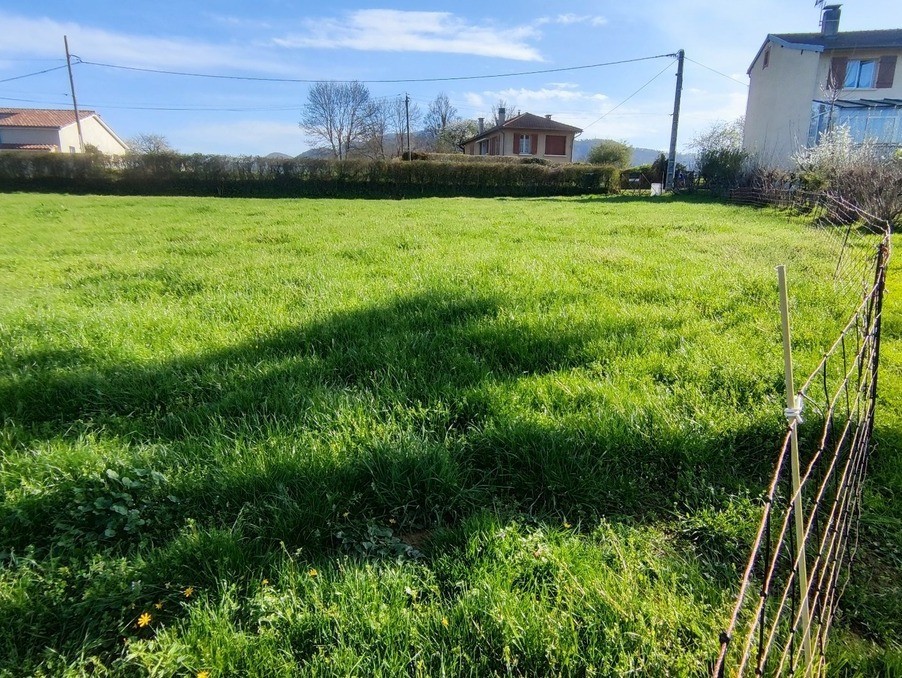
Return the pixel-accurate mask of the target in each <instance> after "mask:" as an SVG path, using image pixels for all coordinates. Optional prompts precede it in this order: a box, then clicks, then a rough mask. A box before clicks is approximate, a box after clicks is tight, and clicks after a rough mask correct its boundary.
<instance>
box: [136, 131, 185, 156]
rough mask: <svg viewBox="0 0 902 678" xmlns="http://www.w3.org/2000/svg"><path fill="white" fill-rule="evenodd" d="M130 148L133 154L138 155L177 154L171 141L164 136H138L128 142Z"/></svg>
mask: <svg viewBox="0 0 902 678" xmlns="http://www.w3.org/2000/svg"><path fill="white" fill-rule="evenodd" d="M128 147H129V150H131V152H132V153H137V154H138V155H146V154H148V153H157V154H162V153H175V152H176V151H175V149H174V148H173V147H172V144H170V143H169V140H168V139H167V138H166V137H164V136H163V135H162V134H136V135H135V136H133V137H131V138H130V139H129V140H128Z"/></svg>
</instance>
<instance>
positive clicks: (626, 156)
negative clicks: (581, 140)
mask: <svg viewBox="0 0 902 678" xmlns="http://www.w3.org/2000/svg"><path fill="white" fill-rule="evenodd" d="M632 157H633V147H632V146H630V145H629V144H626V143H623V142H620V141H614V140H612V139H602V140H601V141H600V142H599V143H598V144H596V145H595V146H593V147H592V149H591V150H590V151H589V155H588V157H587V160H588V161H589V162H590V163H591V164H593V165H611V166H613V167H617V168H619V169H623V168H625V167H627V166H628V165H629V164H630V160H632Z"/></svg>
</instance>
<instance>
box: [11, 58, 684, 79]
mask: <svg viewBox="0 0 902 678" xmlns="http://www.w3.org/2000/svg"><path fill="white" fill-rule="evenodd" d="M672 56H674V55H673V54H657V55H655V56H646V57H638V58H636V59H621V60H619V61H607V62H603V63H597V64H586V65H583V66H565V67H562V68H545V69H542V70H536V71H519V72H516V73H494V74H489V75H458V76H450V77H444V78H394V79H385V80H353V81H352V80H335V81H333V82H342V83H345V82H360V83H365V84H400V83H418V82H452V81H460V80H488V79H493V78H514V77H521V76H525V75H543V74H547V73H563V72H566V71H578V70H585V69H588V68H601V67H604V66H618V65H620V64H629V63H635V62H639V61H650V60H652V59H662V58H664V57H672ZM77 63H79V64H84V65H86V66H98V67H100V68H114V69H117V70H123V71H137V72H139V73H157V74H160V75H178V76H182V77H190V78H213V79H216V80H245V81H250V82H290V83H300V84H312V83H316V82H320V80H309V79H302V78H270V77H263V76H250V75H216V74H213V73H192V72H187V71H168V70H162V69H156V68H140V67H138V66H124V65H121V64H106V63H100V62H97V61H85V60H83V59H78V62H77ZM0 82H2V81H0Z"/></svg>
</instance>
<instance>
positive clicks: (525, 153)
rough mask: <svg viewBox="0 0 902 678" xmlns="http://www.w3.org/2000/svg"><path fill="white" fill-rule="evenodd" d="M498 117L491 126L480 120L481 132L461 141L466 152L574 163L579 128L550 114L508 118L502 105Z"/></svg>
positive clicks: (529, 114) (530, 114)
mask: <svg viewBox="0 0 902 678" xmlns="http://www.w3.org/2000/svg"><path fill="white" fill-rule="evenodd" d="M498 117H499V118H500V119H501V121H500V123H499V124H498V125H495V126H494V127H491V128H489V129H485V125H484V122H483V119H482V118H480V119H479V133H478V134H477V135H476V136H475V137H471V138H469V139H466V140H465V141H464V142H462V143H461V146H463V149H464V153H466V154H467V155H506V156H512V157H521V158H542V159H543V160H549V161H551V162H555V163H561V164H562V163H569V162H573V139H574V138H575V137H576V135H577V134H579V133H580V132H582V130H581V129H580V128H579V127H574V126H573V125H565V124H564V123H562V122H557V121H556V120H552V119H551V116H550V115H546V116H544V117H542V116H540V115H533V114H532V113H522V114H520V115H515V116H514V117H512V118H510V119H508V118H506V117H505V110H504V109H503V108H499V109H498Z"/></svg>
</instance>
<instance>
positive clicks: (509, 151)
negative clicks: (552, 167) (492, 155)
mask: <svg viewBox="0 0 902 678" xmlns="http://www.w3.org/2000/svg"><path fill="white" fill-rule="evenodd" d="M520 134H536V135H538V144H537V149H536V153H535V155H529V154H527V155H519V154H518V153H516V149H517V145H516V144H517V136H518V135H520ZM548 134H551V135H552V136H563V137H564V138H565V139H566V143H565V152H564V155H546V153H545V138H546V135H548ZM504 155H513V156H517V157H520V158H542V159H543V160H547V161H548V162H554V163H558V164H567V163H569V162H571V159H572V157H573V134H572V133H567V132H555V131H548V130H529V129H518V130H515V131H508V130H505V132H504Z"/></svg>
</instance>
